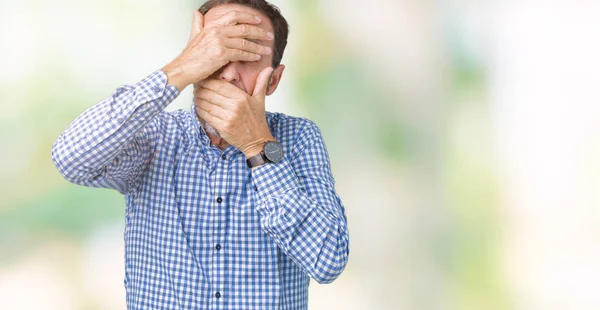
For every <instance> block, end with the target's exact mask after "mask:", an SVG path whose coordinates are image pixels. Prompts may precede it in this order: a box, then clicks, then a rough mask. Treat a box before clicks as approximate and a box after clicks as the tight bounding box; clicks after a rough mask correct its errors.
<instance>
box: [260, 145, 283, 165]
mask: <svg viewBox="0 0 600 310" xmlns="http://www.w3.org/2000/svg"><path fill="white" fill-rule="evenodd" d="M264 152H265V157H267V159H268V160H269V161H271V162H274V163H278V162H280V161H281V160H282V159H283V148H282V147H281V144H279V143H278V142H273V141H270V142H267V143H266V144H265V149H264Z"/></svg>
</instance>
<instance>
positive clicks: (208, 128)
mask: <svg viewBox="0 0 600 310" xmlns="http://www.w3.org/2000/svg"><path fill="white" fill-rule="evenodd" d="M200 124H202V128H204V131H206V133H210V134H213V135H215V136H217V137H218V138H221V133H219V131H218V130H217V129H216V128H215V127H213V125H211V124H209V123H207V122H206V121H205V120H204V119H200Z"/></svg>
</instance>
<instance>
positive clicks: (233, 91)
mask: <svg viewBox="0 0 600 310" xmlns="http://www.w3.org/2000/svg"><path fill="white" fill-rule="evenodd" d="M202 87H203V88H206V89H209V90H211V91H213V92H215V93H217V94H220V95H222V96H224V97H227V98H230V99H240V98H241V97H244V96H247V94H246V92H245V91H243V90H241V89H239V88H237V87H236V86H235V85H233V84H231V83H228V82H224V81H221V80H217V79H209V80H205V81H203V82H202Z"/></svg>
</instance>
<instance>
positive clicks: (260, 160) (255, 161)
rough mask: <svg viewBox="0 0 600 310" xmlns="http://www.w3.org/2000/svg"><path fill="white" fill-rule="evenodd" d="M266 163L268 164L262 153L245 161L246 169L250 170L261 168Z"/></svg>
mask: <svg viewBox="0 0 600 310" xmlns="http://www.w3.org/2000/svg"><path fill="white" fill-rule="evenodd" d="M268 162H269V160H268V159H267V157H266V156H265V152H264V151H261V152H260V153H258V154H256V155H254V156H252V157H250V158H248V159H246V164H247V165H248V168H250V169H252V168H254V167H258V166H262V165H264V164H266V163H268Z"/></svg>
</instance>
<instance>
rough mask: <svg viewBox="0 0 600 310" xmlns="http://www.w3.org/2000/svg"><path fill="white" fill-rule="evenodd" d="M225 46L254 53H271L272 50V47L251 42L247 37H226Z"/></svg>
mask: <svg viewBox="0 0 600 310" xmlns="http://www.w3.org/2000/svg"><path fill="white" fill-rule="evenodd" d="M225 46H226V47H228V48H232V49H237V50H242V51H246V52H250V53H254V54H262V55H269V54H271V52H272V50H271V48H270V47H268V46H264V45H260V44H257V43H254V42H250V41H248V40H246V39H225Z"/></svg>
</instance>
